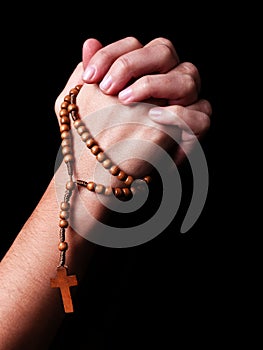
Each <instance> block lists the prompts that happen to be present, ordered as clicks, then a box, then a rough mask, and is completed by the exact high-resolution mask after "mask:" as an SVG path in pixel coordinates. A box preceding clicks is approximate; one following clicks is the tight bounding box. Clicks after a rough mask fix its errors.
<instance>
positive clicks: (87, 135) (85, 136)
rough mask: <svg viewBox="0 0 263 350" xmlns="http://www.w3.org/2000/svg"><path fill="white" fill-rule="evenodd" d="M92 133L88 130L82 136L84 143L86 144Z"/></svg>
mask: <svg viewBox="0 0 263 350" xmlns="http://www.w3.org/2000/svg"><path fill="white" fill-rule="evenodd" d="M90 136H91V135H90V133H89V132H88V131H87V130H86V131H84V132H83V133H82V134H81V139H82V141H84V142H86V141H87V140H88V139H89V138H90Z"/></svg>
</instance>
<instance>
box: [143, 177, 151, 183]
mask: <svg viewBox="0 0 263 350" xmlns="http://www.w3.org/2000/svg"><path fill="white" fill-rule="evenodd" d="M143 180H144V181H145V182H146V183H147V184H149V183H150V182H151V181H152V178H151V176H149V175H147V176H144V178H143Z"/></svg>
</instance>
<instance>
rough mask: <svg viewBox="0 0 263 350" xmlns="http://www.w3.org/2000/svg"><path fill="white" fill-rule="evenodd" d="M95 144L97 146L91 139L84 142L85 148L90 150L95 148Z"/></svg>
mask: <svg viewBox="0 0 263 350" xmlns="http://www.w3.org/2000/svg"><path fill="white" fill-rule="evenodd" d="M96 144H97V142H96V140H94V139H93V138H90V139H88V140H87V141H86V146H87V147H88V148H91V147H93V146H95V145H96Z"/></svg>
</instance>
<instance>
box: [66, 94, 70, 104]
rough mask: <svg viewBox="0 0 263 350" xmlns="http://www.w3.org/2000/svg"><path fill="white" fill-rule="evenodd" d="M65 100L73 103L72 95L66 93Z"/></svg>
mask: <svg viewBox="0 0 263 350" xmlns="http://www.w3.org/2000/svg"><path fill="white" fill-rule="evenodd" d="M64 101H65V102H68V104H70V103H71V97H70V95H66V96H65V97H64Z"/></svg>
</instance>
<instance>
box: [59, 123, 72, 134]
mask: <svg viewBox="0 0 263 350" xmlns="http://www.w3.org/2000/svg"><path fill="white" fill-rule="evenodd" d="M69 130H70V126H69V124H62V125H61V126H60V132H61V133H63V132H64V131H69Z"/></svg>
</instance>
